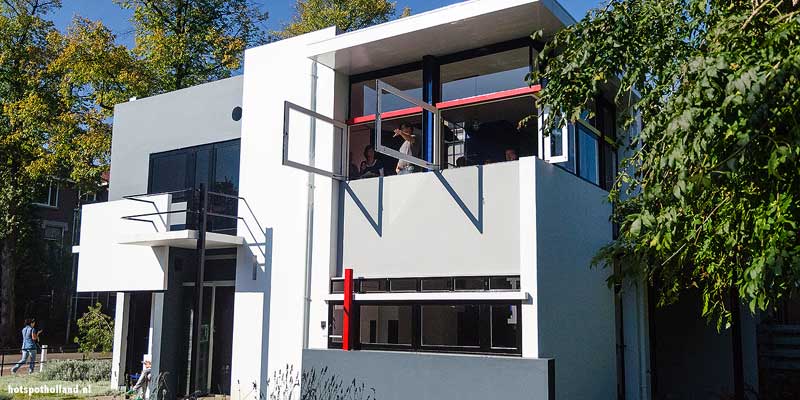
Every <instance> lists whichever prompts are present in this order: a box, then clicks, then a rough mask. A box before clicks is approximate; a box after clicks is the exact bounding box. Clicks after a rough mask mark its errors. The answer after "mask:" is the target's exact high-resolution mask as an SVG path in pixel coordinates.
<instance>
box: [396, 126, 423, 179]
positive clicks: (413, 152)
mask: <svg viewBox="0 0 800 400" xmlns="http://www.w3.org/2000/svg"><path fill="white" fill-rule="evenodd" d="M397 136H400V137H402V138H403V140H404V142H403V144H402V145H401V146H400V152H401V153H403V154H405V155H407V156H414V157H416V156H417V154H418V153H419V152H418V151H417V146H415V145H416V144H417V136H416V135H415V134H414V128H412V127H411V125H409V124H406V123H403V124H400V128H399V129H395V130H394V136H393V137H397ZM395 172H396V173H397V174H398V175H402V174H410V173H412V172H414V165H413V164H411V163H410V162H408V161H406V160H399V161H397V168H395Z"/></svg>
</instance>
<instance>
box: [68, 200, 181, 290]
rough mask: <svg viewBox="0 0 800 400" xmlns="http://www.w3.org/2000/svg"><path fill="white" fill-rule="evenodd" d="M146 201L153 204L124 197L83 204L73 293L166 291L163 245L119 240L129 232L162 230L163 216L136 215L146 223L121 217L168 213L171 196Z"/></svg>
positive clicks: (135, 233)
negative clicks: (76, 281) (125, 242)
mask: <svg viewBox="0 0 800 400" xmlns="http://www.w3.org/2000/svg"><path fill="white" fill-rule="evenodd" d="M147 200H148V201H151V202H152V203H149V202H141V201H133V200H127V199H123V200H117V201H110V202H107V203H96V204H89V205H85V206H83V208H82V211H81V237H80V240H81V241H80V243H81V246H80V253H79V257H78V284H77V291H78V292H109V291H115V292H127V291H159V290H166V289H167V263H168V255H169V254H168V253H169V249H168V248H167V247H150V246H139V245H130V244H121V242H124V241H126V240H128V239H129V238H130V237H132V235H133V236H135V235H140V234H141V235H146V234H153V233H159V232H160V233H163V232H166V231H167V229H168V226H167V217H166V215H158V216H149V217H143V218H141V219H144V220H146V221H149V222H143V221H131V220H127V219H123V218H122V217H125V216H133V215H141V214H150V213H156V212H164V211H167V210H168V207H169V203H170V195H159V196H150V197H148V198H147Z"/></svg>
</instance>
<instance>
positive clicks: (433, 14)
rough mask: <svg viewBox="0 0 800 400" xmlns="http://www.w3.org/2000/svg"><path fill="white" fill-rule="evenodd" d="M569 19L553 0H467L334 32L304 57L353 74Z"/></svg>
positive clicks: (554, 27)
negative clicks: (331, 36) (374, 24)
mask: <svg viewBox="0 0 800 400" xmlns="http://www.w3.org/2000/svg"><path fill="white" fill-rule="evenodd" d="M574 22H575V21H574V19H573V18H572V17H571V16H570V15H569V14H568V13H567V12H566V11H565V10H564V8H563V7H561V5H560V4H558V3H557V2H555V1H554V0H471V1H465V2H461V3H456V4H453V5H451V6H448V7H443V8H439V9H436V10H433V11H429V12H425V13H422V14H417V15H412V16H410V17H406V18H400V19H397V20H394V21H391V22H387V23H384V24H380V25H376V26H373V27H369V28H365V29H360V30H357V31H353V32H348V33H344V34H340V35H337V36H335V37H333V38H329V39H325V40H322V41H319V42H316V43H312V44H310V45H309V49H308V50H309V53H308V54H309V57H311V58H312V59H315V60H317V61H318V62H320V63H322V64H323V65H326V66H328V67H330V68H333V69H335V70H336V71H338V72H340V73H343V74H346V75H355V74H360V73H364V72H370V71H376V70H379V69H383V68H388V67H393V66H397V65H403V64H408V63H411V62H418V61H420V60H421V59H422V56H425V55H432V56H443V55H446V54H452V53H456V52H459V51H464V50H469V49H475V48H480V47H483V46H487V45H491V44H494V43H501V42H505V41H509V40H513V39H519V38H522V37H526V36H529V35H531V34H532V33H533V32H536V31H538V30H542V31H543V33H544V36H545V37H550V36H552V35H553V34H554V33H555V32H557V31H558V30H560V29H561V28H563V27H564V26H567V25H570V24H572V23H574Z"/></svg>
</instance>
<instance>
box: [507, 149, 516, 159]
mask: <svg viewBox="0 0 800 400" xmlns="http://www.w3.org/2000/svg"><path fill="white" fill-rule="evenodd" d="M517 160H519V156H517V151H516V150H514V149H513V148H507V149H506V161H517Z"/></svg>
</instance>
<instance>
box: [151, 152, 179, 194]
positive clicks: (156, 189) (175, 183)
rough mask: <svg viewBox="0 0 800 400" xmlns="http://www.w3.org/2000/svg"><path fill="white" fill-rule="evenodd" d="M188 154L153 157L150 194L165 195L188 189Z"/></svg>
mask: <svg viewBox="0 0 800 400" xmlns="http://www.w3.org/2000/svg"><path fill="white" fill-rule="evenodd" d="M187 160H188V154H187V153H175V154H167V155H161V156H156V157H153V161H152V164H151V168H152V170H151V171H150V176H151V181H150V182H151V184H150V193H164V192H171V191H174V190H182V189H186V187H187V182H186V176H187V173H186V164H187Z"/></svg>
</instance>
